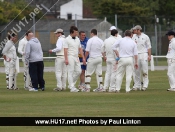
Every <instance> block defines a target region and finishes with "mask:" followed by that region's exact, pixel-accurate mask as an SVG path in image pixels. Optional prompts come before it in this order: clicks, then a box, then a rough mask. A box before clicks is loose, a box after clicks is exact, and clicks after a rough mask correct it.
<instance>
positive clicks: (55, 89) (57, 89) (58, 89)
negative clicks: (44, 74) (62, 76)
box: [53, 88, 62, 91]
mask: <svg viewBox="0 0 175 132" xmlns="http://www.w3.org/2000/svg"><path fill="white" fill-rule="evenodd" d="M53 90H54V91H62V89H61V88H54V89H53Z"/></svg>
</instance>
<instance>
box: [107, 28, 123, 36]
mask: <svg viewBox="0 0 175 132" xmlns="http://www.w3.org/2000/svg"><path fill="white" fill-rule="evenodd" d="M114 29H115V30H117V28H116V27H115V26H111V27H110V29H109V31H112V30H114ZM117 37H119V38H122V36H121V35H120V34H119V32H118V33H117Z"/></svg>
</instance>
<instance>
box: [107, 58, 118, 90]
mask: <svg viewBox="0 0 175 132" xmlns="http://www.w3.org/2000/svg"><path fill="white" fill-rule="evenodd" d="M116 72H117V64H116V60H115V59H114V58H107V60H106V73H105V80H104V89H108V87H109V85H110V89H111V88H115V87H116V85H115V84H116V80H115V79H116Z"/></svg>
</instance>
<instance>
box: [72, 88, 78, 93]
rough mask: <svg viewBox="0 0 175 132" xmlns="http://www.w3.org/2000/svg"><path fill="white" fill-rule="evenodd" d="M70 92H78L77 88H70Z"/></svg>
mask: <svg viewBox="0 0 175 132" xmlns="http://www.w3.org/2000/svg"><path fill="white" fill-rule="evenodd" d="M70 92H79V90H78V89H77V88H71V90H70Z"/></svg>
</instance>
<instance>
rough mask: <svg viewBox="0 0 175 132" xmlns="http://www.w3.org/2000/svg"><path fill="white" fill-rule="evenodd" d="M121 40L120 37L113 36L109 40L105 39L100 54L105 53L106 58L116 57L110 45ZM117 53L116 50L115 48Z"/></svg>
mask: <svg viewBox="0 0 175 132" xmlns="http://www.w3.org/2000/svg"><path fill="white" fill-rule="evenodd" d="M119 39H121V37H120V36H118V35H117V37H115V36H112V35H111V36H110V37H109V38H107V39H105V41H104V44H103V46H102V52H103V53H104V52H106V57H107V58H114V59H115V58H116V55H115V53H114V51H113V50H112V45H113V44H114V43H115V42H116V40H119ZM117 51H118V48H117Z"/></svg>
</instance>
